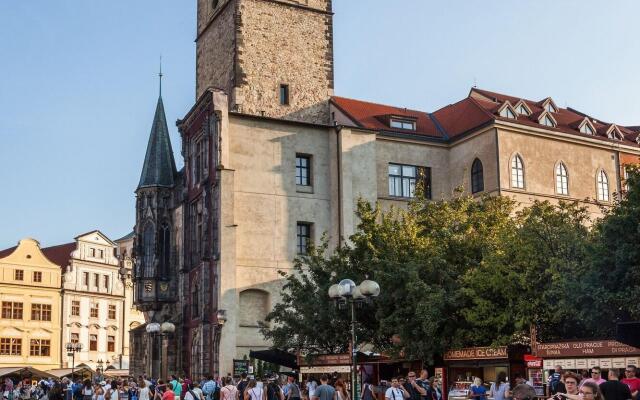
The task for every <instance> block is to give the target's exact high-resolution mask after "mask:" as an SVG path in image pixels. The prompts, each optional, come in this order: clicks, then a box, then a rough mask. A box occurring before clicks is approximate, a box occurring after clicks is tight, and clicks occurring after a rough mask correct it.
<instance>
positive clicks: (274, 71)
mask: <svg viewBox="0 0 640 400" xmlns="http://www.w3.org/2000/svg"><path fill="white" fill-rule="evenodd" d="M208 87H215V88H219V89H222V90H224V91H225V92H226V93H227V94H228V96H229V109H230V110H231V111H238V112H242V113H247V114H253V115H262V116H267V117H275V118H284V119H290V120H297V121H305V122H312V123H328V122H329V105H328V99H329V97H330V96H332V95H333V14H332V9H331V0H198V26H197V37H196V96H197V98H199V97H200V96H201V95H202V94H203V93H204V91H205V90H206V89H207V88H208Z"/></svg>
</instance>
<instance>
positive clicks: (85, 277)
mask: <svg viewBox="0 0 640 400" xmlns="http://www.w3.org/2000/svg"><path fill="white" fill-rule="evenodd" d="M82 284H83V285H85V286H89V273H88V272H83V273H82Z"/></svg>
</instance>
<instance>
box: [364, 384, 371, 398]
mask: <svg viewBox="0 0 640 400" xmlns="http://www.w3.org/2000/svg"><path fill="white" fill-rule="evenodd" d="M362 400H373V391H372V390H371V385H370V384H368V383H365V384H364V393H362Z"/></svg>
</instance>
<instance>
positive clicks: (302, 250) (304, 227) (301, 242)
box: [296, 222, 312, 255]
mask: <svg viewBox="0 0 640 400" xmlns="http://www.w3.org/2000/svg"><path fill="white" fill-rule="evenodd" d="M311 225H312V224H310V223H308V222H298V225H297V231H296V236H297V243H296V246H297V250H298V254H302V255H304V254H308V253H309V244H310V243H311Z"/></svg>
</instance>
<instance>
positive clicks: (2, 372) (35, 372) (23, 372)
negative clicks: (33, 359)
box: [0, 367, 57, 378]
mask: <svg viewBox="0 0 640 400" xmlns="http://www.w3.org/2000/svg"><path fill="white" fill-rule="evenodd" d="M7 375H17V376H34V377H36V378H57V376H55V375H52V374H50V373H49V372H45V371H40V370H39V369H35V368H33V367H3V368H0V377H3V376H7Z"/></svg>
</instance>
